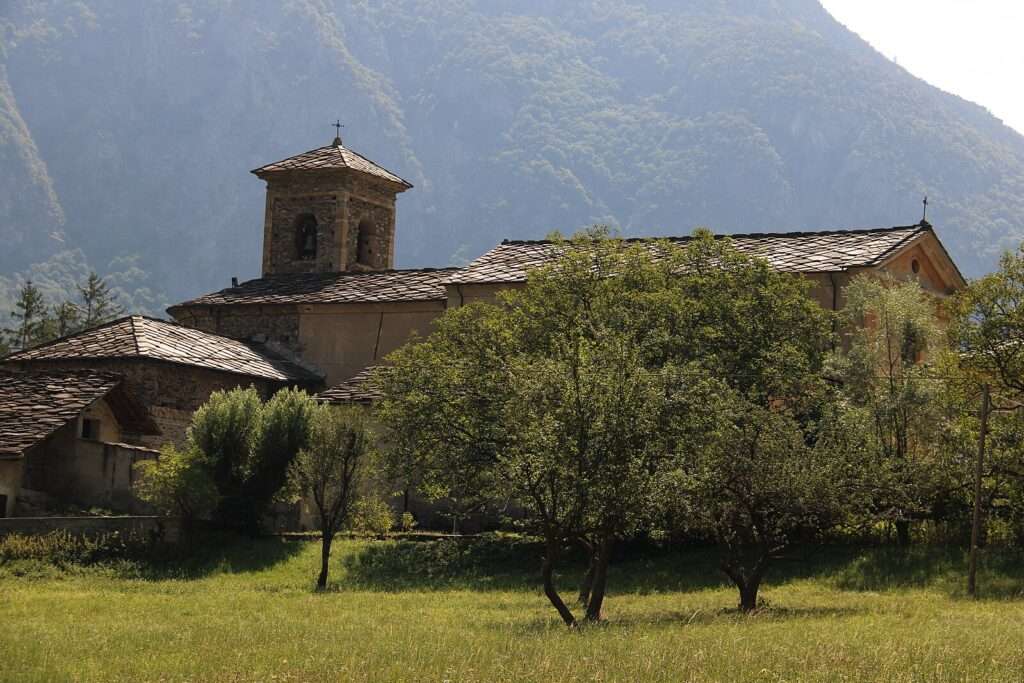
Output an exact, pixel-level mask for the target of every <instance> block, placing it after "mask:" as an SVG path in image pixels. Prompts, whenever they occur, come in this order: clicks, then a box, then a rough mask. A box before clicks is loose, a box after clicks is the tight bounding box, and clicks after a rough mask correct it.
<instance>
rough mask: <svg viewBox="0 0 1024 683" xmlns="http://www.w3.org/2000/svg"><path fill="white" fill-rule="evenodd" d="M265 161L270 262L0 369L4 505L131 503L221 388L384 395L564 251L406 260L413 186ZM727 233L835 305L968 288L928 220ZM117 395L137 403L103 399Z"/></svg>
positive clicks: (353, 165)
mask: <svg viewBox="0 0 1024 683" xmlns="http://www.w3.org/2000/svg"><path fill="white" fill-rule="evenodd" d="M253 173H254V174H255V175H256V176H257V177H258V178H259V179H261V180H263V181H264V182H265V183H266V208H265V213H264V221H263V263H262V275H261V277H259V278H257V279H255V280H250V281H248V282H243V283H237V282H233V283H232V286H231V287H229V288H227V289H223V290H221V291H219V292H213V293H210V294H205V295H202V296H199V297H197V298H195V299H191V300H189V301H185V302H183V303H180V304H177V305H175V306H172V307H171V308H169V309H168V313H169V314H170V316H171V317H172V318H173V319H174V322H169V321H166V320H157V319H152V318H146V317H143V316H127V317H125V318H122V319H119V320H114V321H111V322H108V323H106V324H104V325H101V326H99V327H96V328H93V329H91V330H86V331H84V332H80V333H77V334H75V335H71V336H69V337H64V338H61V339H58V340H55V341H53V342H50V343H47V344H43V345H41V346H38V347H36V348H33V349H27V350H24V351H20V352H18V353H15V354H12V355H10V356H8V357H7V358H5V359H3V366H4V367H5V368H8V369H10V370H16V371H17V372H18V374H10V373H9V372H8V374H7V375H6V376H3V375H0V394H2V391H3V390H6V391H7V392H8V393H9V394H10V395H12V396H13V395H18V396H21V395H26V396H28V395H31V396H33V397H34V398H32V400H30V401H22V402H20V403H18V410H17V411H15V412H12V413H11V414H10V415H6V416H5V418H4V421H5V425H4V426H5V429H0V461H3V462H0V464H2V465H3V467H0V503H2V509H0V516H2V515H3V514H20V512H19V511H18V509H16V507H15V506H16V503H17V501H18V500H21V501H23V502H24V501H29V500H42V499H43V498H44V497H45V496H50V497H54V496H56V497H58V498H60V499H61V500H65V501H70V502H79V503H89V504H94V503H95V501H97V500H101V501H103V502H104V503H105V504H107V505H110V506H111V507H112V508H116V509H124V510H130V509H132V508H133V507H134V506H135V502H134V501H132V499H131V495H130V486H129V485H130V481H129V480H128V479H125V480H124V481H121V479H118V477H121V478H123V476H128V475H124V473H125V472H126V471H128V466H127V465H124V463H131V462H134V461H135V459H138V458H149V457H155V454H156V451H155V450H154V449H156V448H159V447H160V446H161V445H162V444H165V443H167V442H177V443H180V442H181V441H182V440H183V439H184V438H185V431H186V429H187V426H188V424H189V421H190V419H191V416H192V413H193V412H194V411H195V409H196V408H198V407H199V406H200V405H202V404H203V403H204V402H205V401H206V400H207V399H208V398H209V396H210V394H211V393H212V392H213V391H216V390H219V389H230V388H233V387H247V386H255V387H256V388H257V389H258V390H259V391H260V393H261V394H262V395H264V396H270V395H271V394H273V393H274V392H276V391H277V390H279V389H281V388H283V387H287V386H297V387H301V388H304V389H306V390H308V391H311V392H318V399H319V400H320V401H323V402H327V403H363V404H372V403H373V401H374V400H376V399H377V398H378V396H376V394H375V393H374V390H373V387H372V386H371V384H370V382H369V381H368V379H369V378H370V377H371V375H372V372H371V370H372V368H373V367H374V366H376V365H380V364H381V363H384V362H386V361H385V359H386V357H387V355H388V354H389V353H391V352H392V351H394V350H395V349H397V348H398V347H400V346H402V345H403V344H404V343H405V342H406V341H407V340H409V338H410V337H411V336H412V335H414V334H419V335H421V336H424V335H427V334H429V333H430V331H431V323H432V322H433V321H434V320H435V319H437V318H438V316H440V315H442V314H443V313H444V312H445V311H446V310H447V309H449V308H455V307H458V306H462V305H464V304H466V303H468V302H471V301H475V300H493V299H494V297H495V296H496V294H497V293H498V292H499V291H501V290H503V289H508V288H514V287H521V286H523V284H524V283H525V282H526V280H527V278H528V277H529V272H530V270H531V268H534V267H537V266H540V265H542V264H544V263H545V262H547V261H549V260H550V259H552V258H555V257H556V256H557V255H558V249H559V248H560V247H559V246H558V245H557V244H554V243H552V242H548V241H544V240H538V241H523V240H506V241H504V242H502V243H501V244H499V245H497V246H496V247H494V248H493V249H491V250H490V251H488V252H487V253H485V254H483V255H482V256H480V257H479V258H478V259H476V260H475V261H473V262H472V263H470V264H469V265H468V266H466V267H464V268H413V269H396V268H395V239H396V235H397V234H400V226H398V221H397V211H396V205H397V200H398V196H399V195H400V194H401V193H403V192H405V191H407V190H410V189H411V188H412V185H411V184H410V183H408V182H406V181H405V180H403V179H402V178H401V177H399V176H398V175H396V174H394V173H392V172H391V171H388V170H386V169H384V168H382V167H381V166H379V165H378V164H376V163H374V162H372V161H370V160H369V159H367V158H366V157H363V156H362V155H360V154H358V153H356V152H354V151H352V150H351V149H349V148H347V147H346V146H344V145H343V144H342V141H341V139H340V138H335V139H334V140H333V141H332V142H331V144H329V145H327V146H325V147H319V148H317V149H314V150H311V151H308V152H304V153H302V154H299V155H296V156H293V157H290V158H288V159H284V160H282V161H277V162H274V163H272V164H267V165H266V166H262V167H260V168H258V169H256V170H254V171H253ZM730 238H731V239H732V241H733V243H734V244H735V246H736V247H737V248H738V249H740V250H741V251H743V252H746V253H748V254H751V255H755V256H758V257H760V258H764V259H765V260H767V261H768V263H770V264H771V265H772V266H773V267H775V268H776V269H778V270H781V271H786V272H792V273H798V274H800V275H802V276H803V277H806V278H808V279H810V280H811V281H812V283H813V288H812V290H811V295H812V296H813V297H814V298H815V299H816V300H817V301H818V302H819V303H820V304H821V305H822V306H823V307H825V308H828V309H833V310H838V309H840V308H842V307H843V305H844V304H845V296H844V291H845V288H846V286H847V284H848V283H849V282H850V280H851V278H853V277H855V276H856V275H858V274H860V273H879V274H886V273H887V274H891V275H893V276H894V277H896V278H899V279H905V278H915V279H917V280H918V281H919V282H920V283H921V284H922V286H923V287H924V288H925V289H927V290H928V291H931V292H933V293H934V294H936V295H937V296H940V297H941V296H946V295H948V294H951V293H953V292H955V291H956V290H958V289H961V288H962V287H964V286H965V281H964V278H963V277H962V275H961V274H960V272H959V271H958V270H957V267H956V265H955V264H954V263H953V261H952V259H951V258H950V257H949V254H948V253H947V252H946V250H945V248H944V247H943V246H942V243H941V242H940V241H939V239H938V237H937V236H936V234H935V231H934V230H933V229H932V226H931V225H929V224H928V223H927V222H925V221H923V220H922V221H921V222H920V223H918V224H915V225H908V226H901V227H892V228H869V229H858V230H823V231H816V232H788V233H785V232H783V233H750V234H743V235H731V236H730ZM667 239H669V240H672V241H676V242H680V243H683V242H685V241H686V240H687V239H688V238H686V237H669V238H667ZM640 241H641V242H643V241H644V240H640ZM648 241H649V240H648ZM83 373H84V374H83ZM90 373H92V374H90ZM83 378H86V379H83ZM97 378H98V379H97ZM26 387H36V388H37V389H38V391H35V392H34V393H31V392H29V391H28V389H26ZM65 387H72V389H73V390H68V389H66V388H65ZM82 387H85V388H82ZM97 387H98V388H97ZM111 392H113V393H111ZM68 396H76V397H80V398H81V400H80V401H79V402H78V403H74V404H73V405H72V404H71V403H69V399H68ZM111 397H113V398H111ZM114 399H116V400H114ZM104 401H107V402H108V403H110V405H111V406H114V407H119V408H120V409H121V413H122V414H115V413H116V411H113V412H112V411H106V412H103V411H102V410H100V408H101V407H102V406H104V405H106V403H104ZM111 401H113V402H111ZM65 404H67V405H65ZM12 405H13V404H12ZM69 406H70V408H69ZM126 406H137V407H138V410H135V412H132V411H128V410H127V409H126ZM133 410H134V408H133ZM89 411H92V412H89ZM101 413H102V415H101ZM97 415H99V417H97ZM97 420H99V422H98V423H97ZM104 423H106V424H108V426H109V429H108V431H109V432H110V434H113V436H109V435H105V436H102V438H103V439H105V441H102V442H99V441H96V438H97V437H95V435H94V434H93V432H94V431H96V430H95V429H94V426H95V424H104ZM39 425H46V429H44V430H40V429H39V428H38V427H39ZM115 427H116V428H115ZM100 432H102V430H100ZM100 432H97V433H100ZM108 437H109V438H108ZM83 454H84V455H83ZM112 454H113V455H112ZM114 456H116V458H120V460H116V458H115V459H112V458H114ZM90 458H91V459H90ZM115 460H116V462H118V463H121V464H122V465H124V466H115V465H112V464H111V463H115ZM122 461H123V462H122ZM96 463H99V464H96ZM115 470H116V471H115ZM42 473H45V474H46V476H45V477H44V476H43V474H42ZM122 475H123V476H122ZM125 482H128V483H127V484H126V483H125ZM126 486H129V488H127V489H126V488H125V487H126ZM18 505H19V508H20V507H23V506H22V505H21V504H20V503H18Z"/></svg>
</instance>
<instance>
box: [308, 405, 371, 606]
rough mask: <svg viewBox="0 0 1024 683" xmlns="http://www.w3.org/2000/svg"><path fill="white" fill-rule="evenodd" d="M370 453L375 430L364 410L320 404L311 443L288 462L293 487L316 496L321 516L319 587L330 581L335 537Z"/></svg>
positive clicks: (314, 500)
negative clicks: (329, 570) (368, 421)
mask: <svg viewBox="0 0 1024 683" xmlns="http://www.w3.org/2000/svg"><path fill="white" fill-rule="evenodd" d="M371 454H372V435H371V433H370V430H369V428H368V426H367V424H366V416H365V414H364V412H363V411H362V410H360V409H358V408H356V409H339V408H336V407H334V406H318V407H317V408H316V409H315V410H314V411H313V412H312V419H311V421H310V435H309V445H308V447H305V448H303V449H301V450H300V451H299V452H298V454H297V455H296V456H295V459H294V460H292V461H291V464H290V465H289V466H288V484H289V489H290V490H291V491H293V492H295V493H297V494H299V495H305V496H308V497H309V498H311V499H312V500H313V503H314V505H315V506H316V509H317V516H318V518H319V520H320V532H321V538H322V548H321V553H320V559H321V563H320V575H319V577H318V578H317V583H316V585H317V588H318V589H320V590H323V589H324V588H326V587H327V572H328V569H329V565H330V558H331V542H332V541H333V540H334V535H335V534H336V533H337V532H338V530H339V529H341V528H342V526H343V525H344V523H345V521H346V519H347V518H348V516H349V514H350V512H351V510H352V505H353V502H354V500H355V498H356V494H357V492H358V490H359V485H360V480H361V478H362V477H363V470H364V469H365V468H366V467H367V464H368V463H367V461H368V459H369V458H370V457H371Z"/></svg>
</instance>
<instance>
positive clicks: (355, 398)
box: [316, 365, 382, 404]
mask: <svg viewBox="0 0 1024 683" xmlns="http://www.w3.org/2000/svg"><path fill="white" fill-rule="evenodd" d="M380 367H381V366H379V365H370V366H367V367H365V368H363V369H362V370H360V371H359V372H358V373H356V375H355V376H353V377H350V378H348V379H347V380H345V381H344V382H342V383H340V384H335V385H334V386H333V387H331V388H329V389H325V390H323V391H321V392H320V393H319V394H317V395H316V400H318V401H320V402H321V403H337V404H346V403H373V402H374V401H376V400H378V399H380V398H381V396H382V394H381V392H380V389H379V388H378V387H377V385H376V384H375V383H374V382H373V381H372V379H373V375H374V373H375V372H376V371H377V370H378V368H380Z"/></svg>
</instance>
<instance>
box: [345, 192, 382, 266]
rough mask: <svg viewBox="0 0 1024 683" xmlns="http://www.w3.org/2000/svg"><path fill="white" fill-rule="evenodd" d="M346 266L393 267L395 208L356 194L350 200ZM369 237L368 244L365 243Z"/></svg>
mask: <svg viewBox="0 0 1024 683" xmlns="http://www.w3.org/2000/svg"><path fill="white" fill-rule="evenodd" d="M348 216H349V218H348V245H347V249H346V253H347V256H346V259H347V263H346V264H345V265H346V269H347V270H351V269H353V268H354V267H363V268H366V269H369V270H386V269H388V268H390V267H391V261H392V259H391V229H392V221H393V219H394V211H393V210H392V209H388V208H385V207H383V206H380V205H378V204H372V203H370V202H368V201H365V200H362V199H358V198H355V197H353V198H352V199H349V202H348ZM363 240H365V244H363V243H362V242H363Z"/></svg>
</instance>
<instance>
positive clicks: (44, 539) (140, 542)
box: [0, 531, 152, 567]
mask: <svg viewBox="0 0 1024 683" xmlns="http://www.w3.org/2000/svg"><path fill="white" fill-rule="evenodd" d="M151 545H152V544H151V542H150V539H149V538H148V537H147V536H145V535H142V534H121V533H118V532H116V531H115V532H112V533H108V534H98V535H96V536H75V535H73V534H70V533H68V532H67V531H51V532H50V533H48V534H43V535H38V536H37V535H22V534H9V535H7V536H4V537H2V538H0V564H6V563H8V562H16V561H35V562H42V563H46V564H52V565H54V566H57V567H69V566H73V565H94V564H102V563H105V562H112V561H116V560H125V559H131V558H138V557H142V556H144V555H145V554H146V553H147V552H148V551H149V549H150V547H151Z"/></svg>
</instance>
